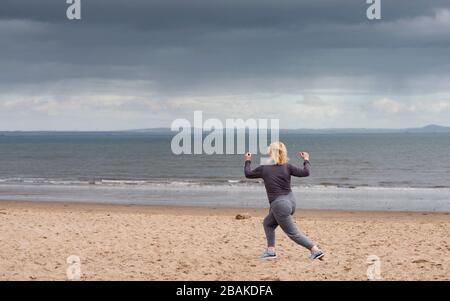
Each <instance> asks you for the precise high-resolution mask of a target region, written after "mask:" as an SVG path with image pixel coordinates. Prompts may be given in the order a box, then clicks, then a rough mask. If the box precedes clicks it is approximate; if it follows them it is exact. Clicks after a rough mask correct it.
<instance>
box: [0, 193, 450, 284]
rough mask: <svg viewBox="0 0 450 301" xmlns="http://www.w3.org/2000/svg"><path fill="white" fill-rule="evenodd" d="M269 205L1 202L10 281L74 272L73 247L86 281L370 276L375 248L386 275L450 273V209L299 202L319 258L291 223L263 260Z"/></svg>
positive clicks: (0, 264) (1, 266) (4, 269)
mask: <svg viewBox="0 0 450 301" xmlns="http://www.w3.org/2000/svg"><path fill="white" fill-rule="evenodd" d="M266 211H267V209H239V208H238V209H232V208H226V209H224V208H195V207H162V206H134V205H130V206H125V205H96V204H75V203H70V204H68V203H50V202H19V201H0V280H65V279H67V278H66V269H67V263H66V258H67V257H68V256H70V255H77V256H79V257H80V259H81V273H82V276H81V279H82V280H317V279H319V280H367V268H368V263H367V262H366V261H367V257H368V256H369V255H376V256H378V257H379V258H380V263H381V276H382V277H383V279H385V280H450V213H420V212H414V213H411V212H349V211H325V210H321V211H298V212H297V213H296V215H295V219H296V221H297V224H298V225H299V226H300V228H301V229H302V230H303V231H304V232H305V233H306V234H307V235H309V236H310V237H311V238H312V239H313V240H314V241H316V242H317V243H318V244H319V245H320V246H321V247H322V248H323V249H324V251H325V252H326V257H325V260H324V261H314V262H312V261H310V260H309V259H308V252H307V251H306V250H304V249H302V248H301V247H299V246H297V245H295V244H294V243H293V242H292V241H290V240H289V239H288V238H287V237H286V235H284V233H282V231H281V229H277V253H278V258H277V259H275V260H269V261H261V260H258V259H257V256H258V255H259V254H260V253H261V252H262V251H263V249H264V247H265V238H264V232H263V228H262V226H261V223H262V219H263V217H264V215H265V213H266ZM243 213H245V214H249V215H250V218H248V219H242V220H238V219H236V218H235V217H236V215H237V214H243Z"/></svg>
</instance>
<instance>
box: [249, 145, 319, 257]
mask: <svg viewBox="0 0 450 301" xmlns="http://www.w3.org/2000/svg"><path fill="white" fill-rule="evenodd" d="M268 154H269V156H270V158H271V160H272V161H273V162H274V163H275V164H273V165H261V166H258V167H257V168H256V169H254V170H252V169H251V167H250V164H251V159H252V155H251V154H250V153H246V154H245V157H244V158H245V167H244V172H245V177H247V178H249V179H256V178H262V179H263V180H264V186H265V187H266V192H267V197H268V199H269V203H270V210H269V214H268V215H267V216H266V218H265V219H264V223H263V225H264V231H265V233H266V238H267V250H266V251H265V252H264V253H263V254H262V255H261V256H260V257H259V258H261V259H272V258H276V257H277V255H276V253H275V229H276V227H277V226H278V225H280V227H281V229H283V231H284V232H285V233H286V234H287V235H288V236H289V237H290V238H291V239H292V240H293V241H295V242H296V243H297V244H299V245H301V246H303V247H305V248H307V249H308V250H309V251H311V255H310V258H311V259H321V258H322V257H323V256H324V255H325V254H324V253H323V252H322V251H321V250H320V249H319V248H318V247H317V246H316V245H315V244H314V243H313V242H311V241H310V240H309V239H308V238H307V237H306V236H305V235H304V234H303V233H302V232H300V231H299V230H298V228H297V226H296V225H295V223H294V219H293V218H292V215H293V214H294V212H295V198H294V195H293V193H292V190H291V176H294V177H307V176H309V170H310V166H311V164H310V163H309V154H308V153H307V152H300V153H299V154H300V157H301V158H302V159H303V160H304V162H303V168H299V167H296V166H294V165H291V164H289V163H287V161H288V160H289V159H288V157H287V150H286V146H285V145H284V144H283V143H282V142H273V143H272V144H271V145H270V146H269V149H268Z"/></svg>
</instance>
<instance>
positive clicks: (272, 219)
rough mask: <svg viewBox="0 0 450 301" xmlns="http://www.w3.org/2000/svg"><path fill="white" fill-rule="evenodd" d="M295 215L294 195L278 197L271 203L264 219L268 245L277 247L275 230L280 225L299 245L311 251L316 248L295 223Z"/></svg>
mask: <svg viewBox="0 0 450 301" xmlns="http://www.w3.org/2000/svg"><path fill="white" fill-rule="evenodd" d="M294 213H295V198H294V195H293V193H292V192H291V193H289V194H287V195H282V196H279V197H277V198H276V199H275V200H274V201H272V203H270V211H269V214H268V215H267V216H266V218H264V223H263V225H264V231H265V232H266V238H267V245H268V246H269V247H273V246H275V229H276V228H277V226H278V225H280V227H281V229H283V231H284V232H285V233H286V234H287V236H289V238H290V239H292V240H293V241H295V242H296V243H297V244H299V245H301V246H303V247H305V248H307V249H308V250H311V248H312V247H313V246H314V243H312V242H311V241H310V240H309V239H308V238H307V237H306V236H305V234H303V233H302V232H301V231H300V230H299V229H298V228H297V225H296V224H295V223H294V219H293V218H292V215H293V214H294Z"/></svg>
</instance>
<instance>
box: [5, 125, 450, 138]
mask: <svg viewBox="0 0 450 301" xmlns="http://www.w3.org/2000/svg"><path fill="white" fill-rule="evenodd" d="M89 133H91V134H97V133H101V134H108V133H109V134H112V135H113V134H153V135H166V134H173V133H174V132H173V131H172V130H171V129H170V128H145V129H129V130H110V131H109V130H108V131H107V130H105V131H39V130H37V131H0V136H1V135H8V134H89ZM402 133H413V134H418V133H424V134H436V133H450V127H447V126H441V125H435V124H430V125H426V126H423V127H416V128H398V129H395V128H323V129H307V128H305V129H280V134H282V135H283V134H402Z"/></svg>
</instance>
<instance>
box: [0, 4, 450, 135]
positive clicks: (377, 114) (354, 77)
mask: <svg viewBox="0 0 450 301" xmlns="http://www.w3.org/2000/svg"><path fill="white" fill-rule="evenodd" d="M81 5H82V20H79V21H69V20H67V18H66V15H65V10H66V8H67V6H68V5H67V4H66V3H65V1H64V0H39V1H33V0H3V1H2V3H1V7H0V40H1V44H2V47H0V66H1V69H0V70H1V71H0V106H1V107H0V108H1V110H2V111H3V113H2V112H1V111H0V117H2V114H5V116H3V117H5V118H3V122H2V124H0V129H10V128H12V127H15V126H16V125H15V123H14V120H17V119H13V118H10V119H11V120H9V119H8V118H6V117H7V116H6V115H8V116H11V113H12V114H14V112H17V111H18V110H22V111H23V110H24V107H27V106H28V107H32V108H34V109H30V110H29V111H30V112H28V113H26V114H28V115H26V118H28V120H29V121H28V122H29V124H27V128H32V127H33V126H34V124H36V126H35V127H36V128H45V127H51V128H54V127H55V124H58V120H59V119H58V118H63V116H64V118H67V116H68V115H67V114H69V113H67V112H69V110H68V109H67V110H64V108H65V107H66V108H70V110H71V111H70V114H72V115H70V118H69V119H70V120H72V121H73V126H71V128H75V127H76V123H77V122H78V121H79V120H82V117H79V116H81V115H83V116H84V117H83V118H90V117H86V116H92V118H94V116H97V117H98V114H100V116H101V120H103V123H101V124H96V123H95V122H92V123H89V124H90V125H92V126H93V127H95V128H97V127H98V128H108V127H110V126H111V125H115V126H119V127H121V128H127V127H139V126H164V125H167V123H168V122H169V121H170V120H171V118H172V119H173V117H174V116H175V115H176V114H178V115H180V114H181V115H182V114H188V113H190V112H191V111H192V110H193V109H204V110H206V111H208V110H211V114H215V113H217V114H219V113H220V112H221V110H220V109H218V106H217V104H219V105H220V104H221V105H223V106H227V104H228V108H234V109H233V110H234V111H233V110H231V109H230V110H229V111H228V110H225V112H226V113H227V114H228V115H233V114H234V113H233V112H236V114H240V111H241V110H240V109H239V106H236V104H238V103H239V102H242V101H248V103H252V102H254V103H255V105H257V104H258V103H260V104H261V105H260V109H261V110H263V111H259V112H257V113H255V114H260V115H263V114H266V115H267V114H269V113H273V114H275V116H278V115H280V114H282V112H278V111H276V110H275V111H274V110H273V109H271V107H272V106H273V105H272V104H271V102H273V99H275V100H276V101H278V100H279V101H281V102H285V103H286V106H290V105H291V106H292V108H298V110H299V111H295V109H294V110H293V111H294V112H298V113H300V112H301V111H304V112H310V114H311V120H309V119H307V118H305V120H304V123H308V124H311V125H313V126H315V127H321V125H323V126H324V127H325V126H348V125H352V123H351V124H344V123H342V120H348V119H349V118H350V119H351V118H353V117H354V118H356V119H357V122H356V124H358V122H359V125H364V123H365V122H368V121H370V119H371V118H376V119H377V122H378V123H377V122H375V124H377V125H379V126H380V125H383V124H384V123H383V122H385V121H386V120H394V122H391V123H388V124H387V125H388V126H401V125H411V124H414V122H415V120H417V118H419V117H420V118H423V122H425V121H427V120H428V119H431V120H429V121H430V122H431V121H436V122H440V121H441V120H444V118H445V114H448V113H449V111H448V110H447V107H446V106H445V105H441V106H440V105H438V104H439V103H442V102H444V103H447V102H448V101H450V95H449V93H450V82H449V80H450V59H449V58H450V55H449V53H450V51H449V50H450V2H449V1H447V0H436V1H423V0H389V1H387V0H382V20H377V21H370V20H368V19H367V18H366V14H365V12H366V8H367V6H368V5H367V4H366V1H365V0H343V1H336V0H314V1H313V0H308V1H306V0H305V1H300V0H297V1H293V0H292V1H290V0H281V1H273V0H270V1H269V0H244V1H243V0H241V1H235V0H221V1H218V0H161V1H144V0H141V1H139V0H128V1H125V0H122V1H118V0H104V1H103V0H81ZM108 97H109V98H108ZM86 99H91V101H92V103H93V104H94V105H93V106H92V107H89V102H87V101H86ZM304 99H309V101H304ZM314 99H319V100H321V101H320V102H317V106H314V101H313V100H314ZM383 99H390V101H383ZM427 100H430V101H434V102H435V104H436V106H435V107H436V108H442V109H441V110H437V111H436V112H435V115H432V113H433V112H431V111H430V113H429V114H427V115H426V116H417V114H418V113H417V111H418V110H417V111H415V110H406V112H401V114H397V115H395V114H396V113H397V112H400V111H401V109H402V108H411V107H420V105H417V103H419V102H420V103H423V102H426V101H427ZM212 102H215V104H211V103H212ZM393 102H395V103H397V102H398V103H400V104H402V105H399V106H398V108H399V109H398V110H392V109H390V110H389V108H388V109H387V110H386V111H383V106H393V105H394V104H393ZM324 103H325V104H326V105H324ZM102 104H104V107H102ZM229 104H232V105H229ZM414 105H416V106H414ZM394 106H395V105H394ZM133 108H135V110H133ZM143 108H150V109H149V110H152V112H158V115H159V117H160V118H161V119H160V120H158V119H157V118H155V119H154V120H153V121H152V122H146V121H144V120H145V117H144V116H143V115H142V116H141V115H139V111H142V110H143ZM372 108H373V110H374V113H371V109H372ZM120 109H126V112H128V113H129V114H128V116H129V119H124V121H123V123H120V122H119V123H118V119H117V118H118V117H117V116H118V114H117V111H116V110H120ZM77 110H78V111H77ZM321 110H322V111H321ZM174 112H176V114H175V113H174ZM361 112H362V113H361ZM122 113H123V112H122ZM222 113H223V112H222ZM23 114H25V113H23ZM45 114H49V115H48V116H50V117H48V116H47V115H45ZM77 114H79V116H77ZM89 114H91V115H89ZM383 114H385V115H383ZM408 114H409V115H408ZM430 114H431V115H430ZM436 114H437V115H436ZM123 115H126V114H123ZM393 115H395V116H397V118H398V119H397V120H396V119H395V116H393ZM248 116H252V115H251V114H248ZM361 116H365V117H364V118H366V119H363V117H361ZM408 116H410V117H408ZM324 117H326V120H327V122H329V123H323V122H321V120H322V121H323V118H324ZM24 118H25V117H24ZM48 118H50V119H52V118H53V121H52V123H48V122H47V120H48ZM358 118H360V119H358ZM420 118H419V119H420ZM433 118H435V119H433ZM131 119H132V120H133V122H134V123H133V122H132V123H131V124H130V120H131ZM290 120H293V117H292V118H291V119H290V117H289V116H287V117H286V126H287V127H295V126H296V125H295V124H294V122H293V121H290ZM33 122H34V123H33ZM382 123H383V124H382ZM305 127H307V126H305Z"/></svg>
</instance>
